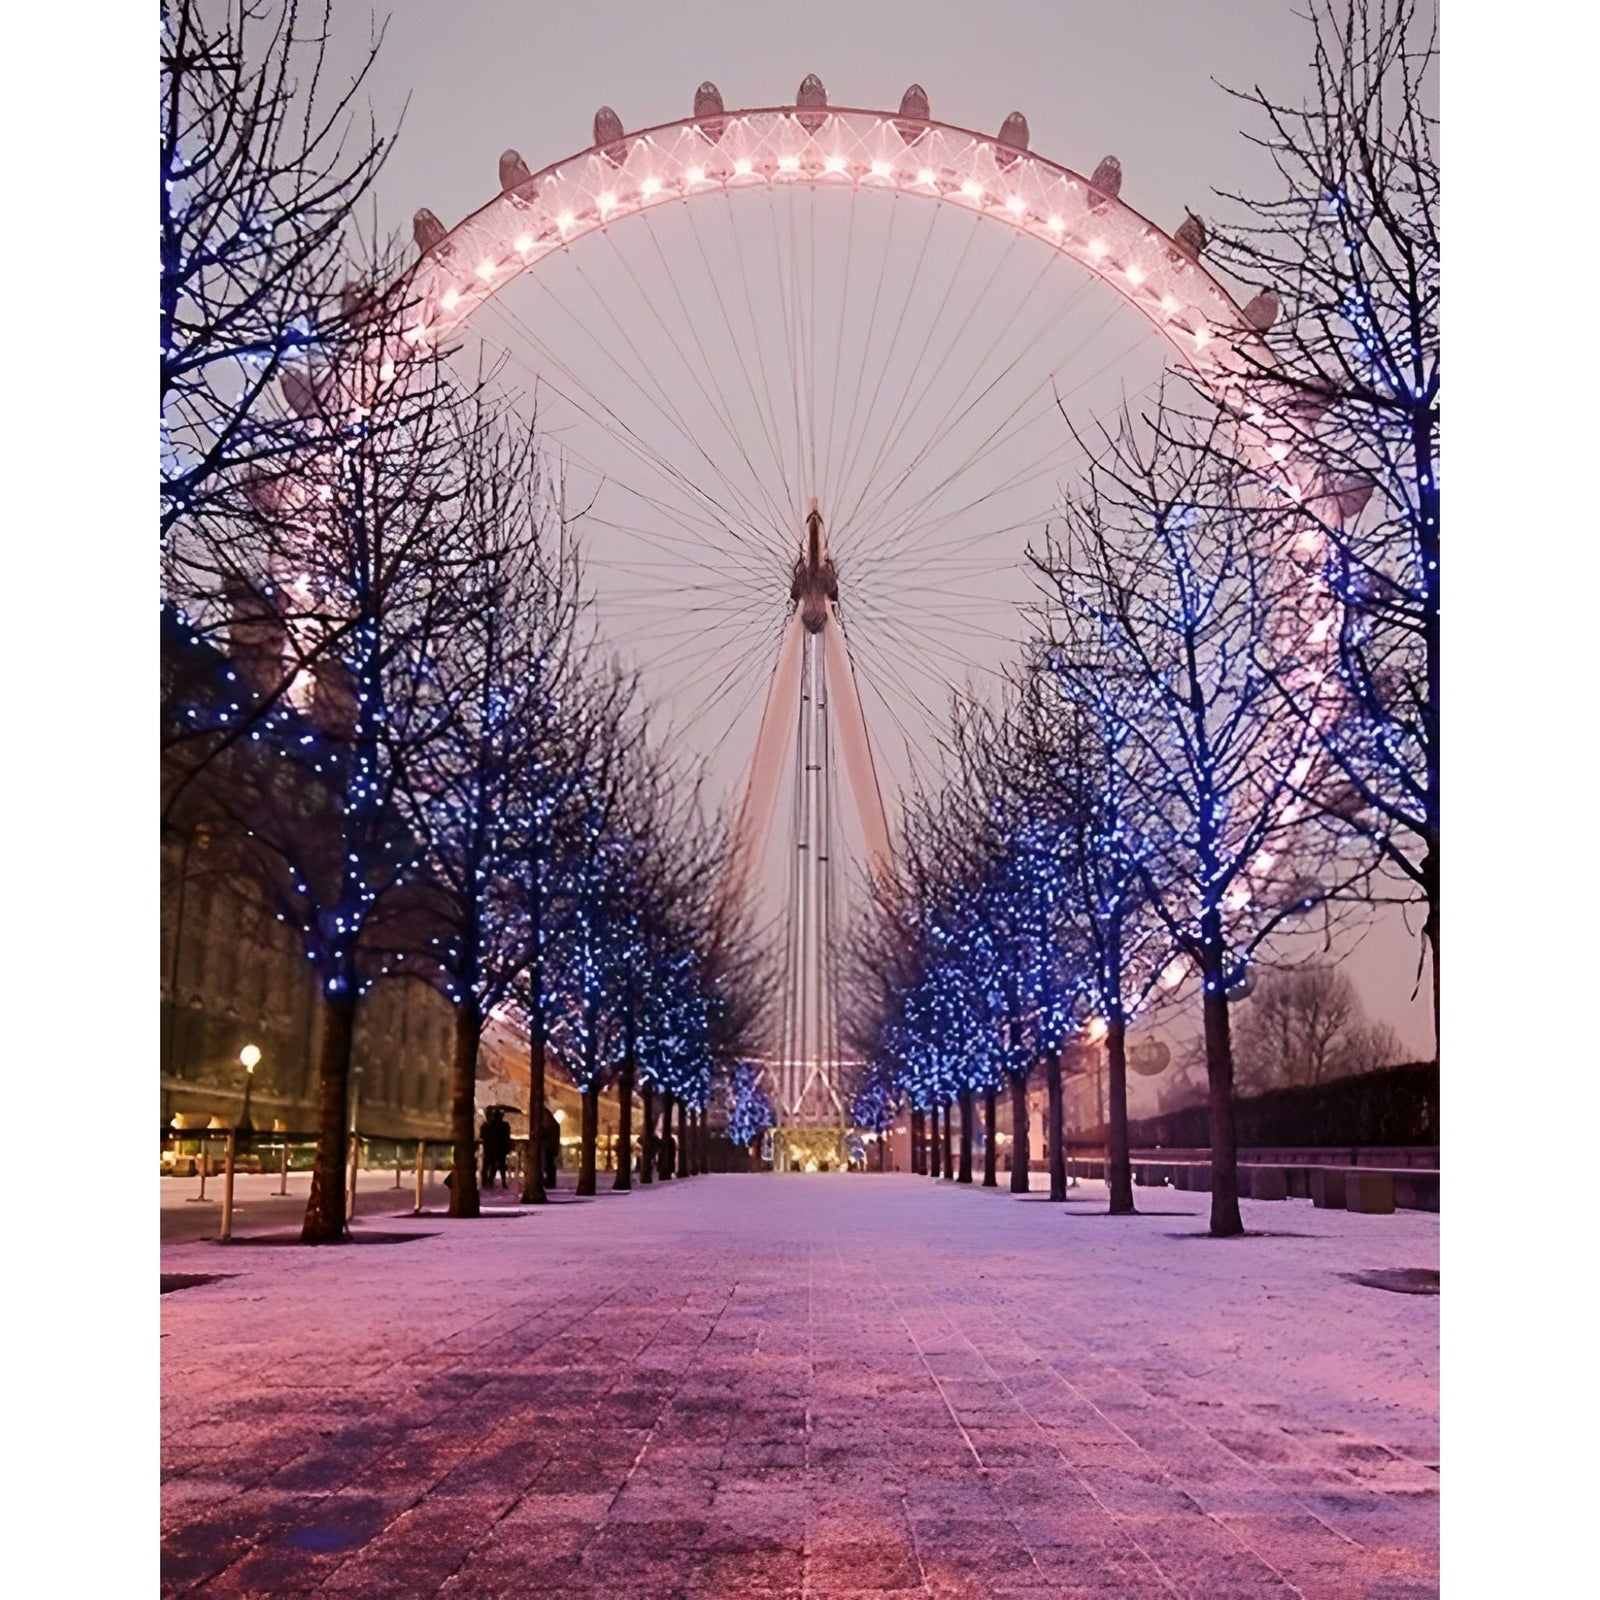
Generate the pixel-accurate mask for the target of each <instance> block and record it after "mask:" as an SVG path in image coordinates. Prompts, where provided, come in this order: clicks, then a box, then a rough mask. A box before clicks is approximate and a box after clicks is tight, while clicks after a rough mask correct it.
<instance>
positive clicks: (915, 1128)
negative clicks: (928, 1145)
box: [911, 1106, 927, 1177]
mask: <svg viewBox="0 0 1600 1600" xmlns="http://www.w3.org/2000/svg"><path fill="white" fill-rule="evenodd" d="M922 1141H923V1121H922V1113H921V1112H920V1111H918V1110H917V1108H916V1107H915V1106H913V1107H912V1108H911V1170H912V1172H913V1173H915V1174H916V1175H917V1176H918V1177H921V1176H923V1168H924V1167H925V1166H926V1165H927V1152H926V1151H925V1150H924V1149H923V1147H922Z"/></svg>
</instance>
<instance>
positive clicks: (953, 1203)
mask: <svg viewBox="0 0 1600 1600" xmlns="http://www.w3.org/2000/svg"><path fill="white" fill-rule="evenodd" d="M1075 1196H1081V1197H1082V1198H1075V1199H1074V1200H1073V1201H1071V1202H1069V1203H1068V1204H1067V1205H1065V1206H1062V1205H1052V1204H1050V1203H1049V1202H1048V1201H1046V1200H1044V1199H1042V1198H1039V1197H1030V1198H1028V1199H1026V1200H1024V1199H1020V1198H1012V1197H1011V1196H1009V1195H1007V1194H1005V1193H1004V1192H1000V1193H995V1192H983V1191H981V1190H963V1189H957V1188H956V1187H955V1186H953V1185H936V1184H935V1183H933V1182H932V1181H931V1180H928V1179H923V1178H914V1177H908V1176H876V1175H873V1176H854V1177H851V1176H837V1175H836V1176H813V1177H803V1176H793V1177H771V1176H750V1177H709V1178H697V1179H693V1180H690V1181H688V1182H677V1183H672V1184H668V1185H665V1186H655V1187H652V1188H650V1189H645V1190H642V1191H638V1192H635V1193H634V1194H631V1195H611V1194H602V1195H600V1196H598V1197H597V1198H596V1199H595V1200H593V1201H587V1202H574V1201H571V1200H570V1199H568V1200H565V1201H564V1202H563V1203H560V1204H557V1205H554V1206H551V1207H549V1208H546V1209H544V1210H540V1211H534V1212H527V1213H520V1214H517V1215H513V1216H503V1217H500V1216H497V1217H492V1218H488V1219H485V1220H482V1221H479V1222H476V1223H465V1222H451V1221H449V1220H448V1219H445V1218H423V1219H416V1220H413V1219H411V1218H410V1217H404V1218H403V1219H402V1218H400V1217H397V1216H395V1215H394V1214H393V1212H395V1211H399V1210H400V1208H399V1207H394V1208H392V1211H391V1214H390V1215H388V1216H386V1217H384V1218H382V1219H381V1220H380V1219H376V1218H369V1219H367V1220H364V1221H363V1222H362V1223H361V1224H360V1225H359V1227H360V1230H361V1232H362V1233H363V1234H364V1235H367V1236H374V1235H376V1236H377V1237H378V1238H383V1237H385V1236H387V1238H388V1240H389V1241H390V1242H386V1243H378V1242H373V1243H370V1244H367V1245H364V1246H354V1247H344V1248H336V1249H331V1250H328V1249H325V1250H319V1251H310V1250H303V1249H299V1248H281V1249H280V1248H273V1247H271V1246H270V1245H266V1244H255V1245H251V1244H243V1245H234V1246H228V1247H225V1246H221V1245H218V1244H215V1243H188V1244H179V1245H174V1246H171V1247H168V1248H166V1249H164V1250H163V1252H162V1271H163V1273H164V1274H166V1273H193V1274H210V1273H215V1274H230V1275H231V1276H227V1277H223V1278H220V1279H219V1280H217V1281H213V1282H209V1283H205V1284H202V1285H199V1286H196V1287H190V1288H185V1289H183V1290H181V1291H180V1292H177V1293H172V1294H168V1295H166V1296H165V1297H164V1298H163V1301H162V1311H163V1327H164V1329H165V1332H164V1334H163V1344H162V1352H163V1366H164V1384H163V1453H164V1464H165V1474H164V1476H165V1483H164V1487H163V1491H162V1506H163V1529H164V1541H165V1545H164V1547H165V1552H166V1561H165V1573H166V1585H165V1589H166V1592H167V1593H169V1594H173V1595H176V1594H180V1593H181V1594H192V1595H195V1596H204V1597H206V1600H221V1597H224V1596H228V1597H242V1596H273V1597H282V1596H290V1595H302V1594H319V1595H334V1596H343V1597H347V1600H364V1597H368V1596H371V1597H377V1596H384V1597H395V1600H401V1597H404V1600H415V1597H421V1596H431V1595H438V1596H439V1597H440V1600H446V1597H448V1600H500V1597H509V1596H529V1597H531V1596H543V1595H550V1596H559V1597H561V1600H602V1597H603V1600H668V1597H685V1600H688V1597H705V1600H710V1597H721V1600H745V1597H755V1600H760V1597H779V1596H785V1597H789V1596H792V1597H796V1600H799V1597H801V1596H804V1597H806V1600H812V1597H815V1600H844V1597H846V1596H866V1597H871V1600H896V1597H901V1600H909V1597H910V1596H913V1595H915V1596H927V1597H931V1596H947V1597H973V1600H976V1597H987V1596H995V1597H1001V1596H1011V1597H1015V1600H1023V1597H1037V1600H1045V1597H1050V1600H1066V1597H1075V1600H1089V1597H1091V1596H1092V1597H1105V1600H1135V1597H1137V1600H1145V1597H1151V1600H1155V1597H1158V1596H1159V1597H1171V1596H1174V1595H1184V1596H1192V1597H1194V1600H1244V1597H1250V1600H1256V1597H1266V1596H1291V1595H1303V1596H1307V1597H1311V1596H1321V1597H1328V1600H1411V1597H1420V1596H1432V1595H1436V1594H1437V1593H1438V1581H1437V1522H1438V1477H1437V1469H1436V1463H1437V1459H1438V1457H1437V1448H1438V1445H1437V1439H1438V1420H1437V1394H1438V1361H1437V1348H1438V1306H1439V1302H1438V1300H1437V1299H1436V1298H1432V1297H1429V1296H1425V1295H1418V1294H1408V1293H1394V1292H1388V1291H1386V1290H1384V1289H1381V1288H1374V1287H1370V1286H1368V1285H1366V1284H1363V1283H1359V1282H1355V1281H1352V1280H1351V1279H1350V1278H1348V1277H1346V1276H1344V1275H1345V1274H1357V1273H1366V1272H1369V1271H1371V1270H1374V1269H1378V1270H1382V1269H1391V1270H1392V1269H1417V1268H1436V1267H1437V1265H1438V1255H1437V1250H1438V1227H1439V1219H1438V1217H1437V1216H1434V1215H1428V1214H1424V1213H1401V1214H1398V1215H1395V1216H1389V1217H1370V1216H1350V1215H1347V1214H1345V1213H1343V1212H1325V1211H1313V1210H1312V1209H1311V1207H1310V1205H1309V1203H1308V1202H1303V1201H1290V1202H1284V1203H1278V1204H1269V1203H1266V1202H1250V1201H1247V1202H1245V1215H1246V1222H1247V1225H1249V1226H1250V1227H1252V1228H1259V1229H1264V1230H1269V1231H1268V1232H1266V1233H1265V1235H1264V1236H1260V1237H1252V1238H1246V1239H1239V1240H1228V1241H1218V1240H1212V1239H1210V1238H1208V1237H1206V1236H1205V1234H1204V1232H1203V1227H1204V1222H1203V1216H1202V1213H1203V1208H1204V1206H1205V1204H1206V1203H1207V1200H1208V1197H1207V1196H1204V1195H1188V1194H1183V1195H1174V1194H1171V1193H1170V1192H1169V1193H1152V1194H1144V1193H1143V1192H1141V1202H1142V1203H1143V1204H1145V1205H1147V1206H1148V1207H1149V1208H1150V1213H1151V1214H1148V1215H1145V1216H1141V1217H1138V1218H1110V1217H1107V1216H1105V1215H1103V1214H1101V1211H1102V1208H1103V1192H1102V1191H1100V1190H1099V1189H1098V1187H1097V1186H1091V1185H1086V1186H1085V1187H1084V1188H1083V1189H1082V1190H1078V1191H1075ZM194 1209H196V1210H198V1209H200V1208H198V1207H196V1208H194ZM418 1233H425V1234H427V1235H429V1237H424V1238H420V1239H416V1238H413V1239H409V1240H399V1241H396V1239H395V1236H397V1235H402V1234H418Z"/></svg>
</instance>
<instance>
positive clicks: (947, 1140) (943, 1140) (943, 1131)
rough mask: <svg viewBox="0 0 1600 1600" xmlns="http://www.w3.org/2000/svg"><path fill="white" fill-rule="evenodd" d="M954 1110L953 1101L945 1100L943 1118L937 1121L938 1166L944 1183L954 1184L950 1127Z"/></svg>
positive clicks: (954, 1173)
mask: <svg viewBox="0 0 1600 1600" xmlns="http://www.w3.org/2000/svg"><path fill="white" fill-rule="evenodd" d="M955 1108H956V1107H955V1101H953V1100H947V1101H946V1102H945V1106H944V1116H943V1117H941V1118H940V1119H939V1165H940V1167H941V1168H943V1171H944V1181H945V1182H946V1183H954V1182H955V1176H956V1163H955V1148H954V1146H955V1138H954V1135H955V1129H954V1128H952V1127H951V1126H950V1115H951V1113H952V1112H953V1111H954V1110H955Z"/></svg>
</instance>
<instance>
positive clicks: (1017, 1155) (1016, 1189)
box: [1011, 1073, 1033, 1194]
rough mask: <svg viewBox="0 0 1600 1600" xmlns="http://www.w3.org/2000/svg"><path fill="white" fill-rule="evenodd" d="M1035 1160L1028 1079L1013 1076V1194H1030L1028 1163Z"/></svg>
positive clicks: (1024, 1076)
mask: <svg viewBox="0 0 1600 1600" xmlns="http://www.w3.org/2000/svg"><path fill="white" fill-rule="evenodd" d="M1032 1159H1033V1156H1032V1148H1031V1145H1030V1143H1029V1138H1028V1079H1027V1076H1026V1074H1024V1075H1023V1076H1022V1077H1018V1076H1017V1075H1016V1074H1015V1073H1013V1074H1012V1075H1011V1192H1012V1194H1026V1193H1027V1192H1028V1163H1029V1162H1030V1161H1031V1160H1032Z"/></svg>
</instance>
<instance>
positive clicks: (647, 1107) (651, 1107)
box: [639, 1083, 656, 1183]
mask: <svg viewBox="0 0 1600 1600" xmlns="http://www.w3.org/2000/svg"><path fill="white" fill-rule="evenodd" d="M639 1096H640V1099H639V1182H640V1183H654V1182H655V1181H656V1086H655V1085H654V1084H653V1083H647V1084H646V1085H645V1086H644V1088H642V1089H641V1090H640V1091H639Z"/></svg>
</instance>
